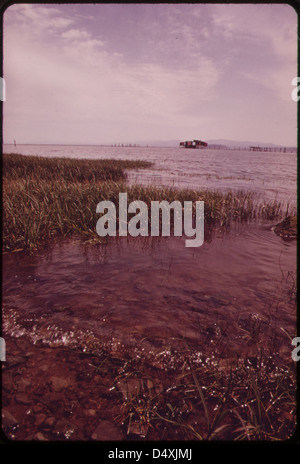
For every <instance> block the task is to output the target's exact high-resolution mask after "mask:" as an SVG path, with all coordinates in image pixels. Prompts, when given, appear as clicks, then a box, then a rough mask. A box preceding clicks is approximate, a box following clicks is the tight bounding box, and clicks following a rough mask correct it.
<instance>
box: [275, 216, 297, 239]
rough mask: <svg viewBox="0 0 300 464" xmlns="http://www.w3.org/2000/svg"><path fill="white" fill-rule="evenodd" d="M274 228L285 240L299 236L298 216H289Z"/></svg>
mask: <svg viewBox="0 0 300 464" xmlns="http://www.w3.org/2000/svg"><path fill="white" fill-rule="evenodd" d="M272 230H273V231H274V232H275V234H277V235H279V236H280V237H282V238H283V239H284V240H293V239H295V238H297V216H287V217H286V218H285V219H284V220H283V221H282V222H280V223H279V224H276V226H274V227H272Z"/></svg>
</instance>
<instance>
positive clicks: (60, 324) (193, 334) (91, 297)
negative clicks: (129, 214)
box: [3, 224, 296, 357]
mask: <svg viewBox="0 0 300 464" xmlns="http://www.w3.org/2000/svg"><path fill="white" fill-rule="evenodd" d="M295 272H296V244H295V242H284V241H283V240H282V239H281V238H279V237H278V236H276V235H275V234H274V232H273V231H272V230H271V225H270V224H268V225H266V224H260V225H259V224H257V225H254V224H252V225H244V226H239V227H236V228H235V229H233V230H231V231H230V232H229V233H228V234H227V235H226V236H224V235H223V234H219V235H218V233H217V232H216V234H215V236H214V237H213V238H212V239H211V240H210V241H205V243H204V245H203V246H201V247H199V248H193V249H189V248H186V247H185V246H184V238H171V237H170V238H143V239H142V238H128V239H127V238H117V239H111V240H110V242H109V244H108V245H94V246H92V245H84V244H83V243H82V242H80V241H75V240H68V241H65V242H62V243H60V244H56V245H53V246H51V247H48V248H47V249H45V250H43V251H41V252H39V253H37V254H35V255H33V256H30V255H26V254H25V253H22V252H20V253H13V254H5V255H4V256H3V276H4V278H3V304H4V310H3V321H4V325H3V328H4V332H7V333H10V334H12V335H15V336H16V337H19V336H22V335H26V336H29V338H30V339H31V340H32V341H33V342H34V343H36V342H40V341H42V342H45V343H47V344H50V346H70V347H73V348H76V349H87V348H88V347H89V345H88V343H89V340H91V339H93V340H94V341H95V340H96V344H98V343H99V346H100V345H101V344H102V345H103V344H105V343H114V344H115V345H124V346H136V347H139V349H141V350H142V349H143V350H145V349H146V352H147V353H148V354H151V353H154V352H155V350H156V352H157V350H161V349H162V347H166V345H167V346H169V347H176V346H177V344H178V343H179V341H182V340H186V342H187V343H188V344H191V345H193V346H196V347H198V348H199V349H205V348H207V347H208V346H211V348H212V350H213V351H216V352H217V351H218V352H219V353H221V354H222V355H224V356H229V357H230V356H234V355H235V354H240V355H243V354H251V350H253V346H252V344H251V343H252V342H253V343H254V342H257V343H258V344H259V346H260V347H262V348H264V349H266V350H269V351H270V350H272V349H274V350H275V349H276V350H278V349H279V348H280V347H282V346H283V347H287V348H288V351H289V350H290V341H289V339H288V337H287V335H286V334H285V332H286V333H287V334H289V335H290V336H291V337H293V336H295V323H296V314H295V301H294V294H293V290H294V280H295ZM284 331H285V332H284ZM93 343H94V342H93ZM180 343H181V342H180ZM254 344H255V343H254ZM255 350H257V346H256V348H255ZM144 355H145V351H144Z"/></svg>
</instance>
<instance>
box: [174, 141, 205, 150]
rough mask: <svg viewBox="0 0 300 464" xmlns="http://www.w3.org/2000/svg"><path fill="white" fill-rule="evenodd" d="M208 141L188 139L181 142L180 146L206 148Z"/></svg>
mask: <svg viewBox="0 0 300 464" xmlns="http://www.w3.org/2000/svg"><path fill="white" fill-rule="evenodd" d="M207 145H208V144H207V143H206V142H202V140H187V141H185V142H180V144H179V146H180V147H183V148H206V147H207Z"/></svg>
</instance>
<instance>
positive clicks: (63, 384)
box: [50, 376, 71, 392]
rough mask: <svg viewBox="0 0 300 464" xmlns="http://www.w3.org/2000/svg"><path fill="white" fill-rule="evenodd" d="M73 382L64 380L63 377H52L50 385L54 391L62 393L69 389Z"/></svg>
mask: <svg viewBox="0 0 300 464" xmlns="http://www.w3.org/2000/svg"><path fill="white" fill-rule="evenodd" d="M70 384H71V382H70V380H69V379H64V378H62V377H54V376H53V377H51V379H50V385H51V387H52V390H54V391H55V392H60V391H62V390H64V389H65V388H68V387H69V386H70Z"/></svg>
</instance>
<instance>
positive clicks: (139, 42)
mask: <svg viewBox="0 0 300 464" xmlns="http://www.w3.org/2000/svg"><path fill="white" fill-rule="evenodd" d="M3 44H4V45H3V57H4V61H3V63H4V65H3V66H4V78H5V81H6V101H5V102H4V103H3V141H4V144H10V143H13V141H14V139H16V140H17V143H20V144H22V143H23V144H64V145H72V144H74V145H101V144H118V143H120V144H122V143H123V144H130V143H131V144H139V143H142V142H143V140H145V141H147V142H150V141H151V140H152V141H153V142H157V141H160V140H161V141H163V140H166V141H169V140H189V139H195V138H200V139H202V140H205V141H208V140H216V139H226V140H237V141H238V140H240V141H248V140H249V141H253V142H256V141H259V142H260V143H270V144H274V145H281V146H290V147H295V146H297V103H296V102H295V101H293V100H292V98H291V93H292V90H293V86H292V79H293V78H294V77H296V76H297V14H296V12H295V10H293V8H292V7H291V6H289V5H284V4H238V5H236V4H229V5H227V4H150V5H149V4H130V3H129V4H59V3H58V4H15V5H12V6H10V7H9V8H7V10H6V11H5V13H4V29H3Z"/></svg>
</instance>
